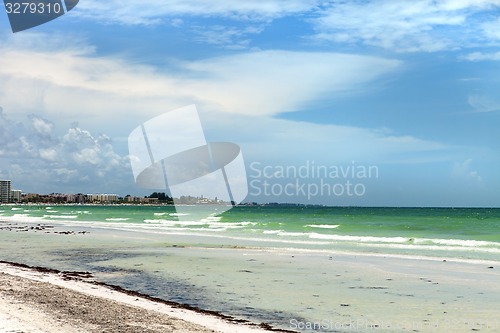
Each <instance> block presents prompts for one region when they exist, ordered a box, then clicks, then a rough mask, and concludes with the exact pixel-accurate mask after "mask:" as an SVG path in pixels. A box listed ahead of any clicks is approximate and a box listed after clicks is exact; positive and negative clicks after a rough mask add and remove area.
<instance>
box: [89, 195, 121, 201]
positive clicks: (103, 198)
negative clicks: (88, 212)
mask: <svg viewBox="0 0 500 333" xmlns="http://www.w3.org/2000/svg"><path fill="white" fill-rule="evenodd" d="M87 201H88V202H99V203H104V202H117V201H118V195H117V194H87Z"/></svg>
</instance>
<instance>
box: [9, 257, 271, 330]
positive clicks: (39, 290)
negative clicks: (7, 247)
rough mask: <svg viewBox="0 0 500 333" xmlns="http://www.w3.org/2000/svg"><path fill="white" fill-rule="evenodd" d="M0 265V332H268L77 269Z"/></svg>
mask: <svg viewBox="0 0 500 333" xmlns="http://www.w3.org/2000/svg"><path fill="white" fill-rule="evenodd" d="M0 271H1V273H0V332H3V333H8V332H12V333H14V332H16V333H20V332H30V333H52V332H57V333H66V332H67V333H79V332H120V333H128V332H129V333H137V332H151V333H153V332H186V333H187V332H228V333H229V332H248V333H252V332H255V333H259V332H268V331H267V330H264V329H259V328H256V327H250V326H247V325H245V324H237V323H232V322H230V320H228V319H223V318H222V317H221V316H216V315H210V314H203V313H201V312H200V311H193V310H189V309H184V308H182V307H174V306H172V305H167V304H165V303H163V302H159V301H154V300H151V299H148V298H145V297H143V296H142V295H138V294H134V293H130V292H126V291H124V290H122V291H117V290H113V289H112V288H109V287H108V286H104V285H99V284H95V283H93V282H92V281H91V279H90V280H89V279H88V278H87V279H85V278H84V279H85V280H86V281H83V280H82V278H81V277H80V276H81V274H78V273H76V274H71V273H69V272H66V273H62V272H55V271H53V270H44V269H40V268H38V269H35V268H28V267H23V266H22V265H16V264H8V263H0ZM84 275H85V274H84ZM85 276H87V275H85Z"/></svg>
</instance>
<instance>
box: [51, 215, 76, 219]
mask: <svg viewBox="0 0 500 333" xmlns="http://www.w3.org/2000/svg"><path fill="white" fill-rule="evenodd" d="M43 218H45V219H76V218H78V215H44V216H43Z"/></svg>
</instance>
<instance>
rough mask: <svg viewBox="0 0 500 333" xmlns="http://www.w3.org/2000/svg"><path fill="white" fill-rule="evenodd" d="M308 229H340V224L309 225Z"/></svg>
mask: <svg viewBox="0 0 500 333" xmlns="http://www.w3.org/2000/svg"><path fill="white" fill-rule="evenodd" d="M306 227H310V228H320V229H337V228H338V227H340V225H338V224H308V225H306Z"/></svg>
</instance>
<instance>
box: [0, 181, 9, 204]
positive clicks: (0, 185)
mask: <svg viewBox="0 0 500 333" xmlns="http://www.w3.org/2000/svg"><path fill="white" fill-rule="evenodd" d="M10 186H11V181H10V180H0V202H1V203H8V202H10V195H11V193H10V192H11V189H10Z"/></svg>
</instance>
